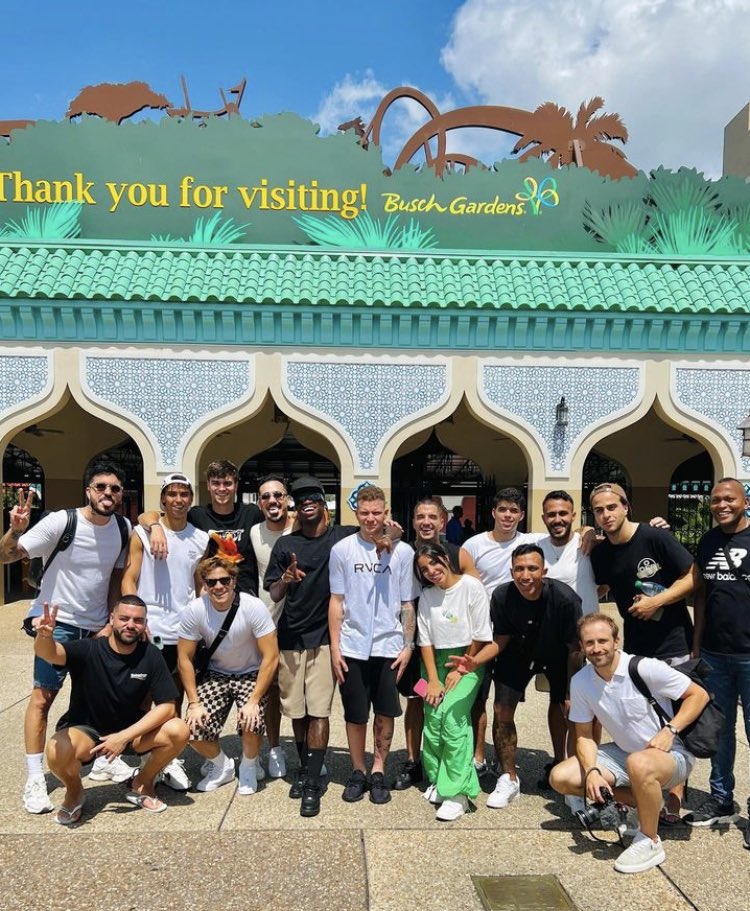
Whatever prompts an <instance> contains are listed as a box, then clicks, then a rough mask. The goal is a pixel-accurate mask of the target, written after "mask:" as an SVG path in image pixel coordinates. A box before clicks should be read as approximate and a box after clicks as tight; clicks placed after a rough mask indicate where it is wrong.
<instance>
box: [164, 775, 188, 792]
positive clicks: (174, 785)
mask: <svg viewBox="0 0 750 911" xmlns="http://www.w3.org/2000/svg"><path fill="white" fill-rule="evenodd" d="M156 783H157V784H164V785H166V786H167V787H168V788H171V789H172V790H173V791H179V792H180V793H183V794H184V793H185V791H187V790H188V788H189V787H190V783H189V782H188V784H181V783H180V782H179V781H172V780H171V779H170V778H167V777H164V778H162V779H158V778H157V779H156Z"/></svg>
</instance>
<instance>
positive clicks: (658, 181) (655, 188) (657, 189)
mask: <svg viewBox="0 0 750 911" xmlns="http://www.w3.org/2000/svg"><path fill="white" fill-rule="evenodd" d="M647 202H648V203H649V204H650V205H652V206H654V207H656V208H657V209H658V210H659V211H660V212H663V213H665V214H668V213H671V212H684V211H687V210H690V209H705V210H708V211H712V212H717V211H718V210H719V209H720V207H721V203H720V201H719V194H718V193H717V192H716V189H715V188H714V186H713V185H712V184H710V183H709V182H708V181H707V180H706V179H705V178H704V177H703V175H702V174H699V173H698V172H697V171H690V170H688V169H687V168H680V170H679V171H678V172H677V173H676V174H675V173H674V172H672V171H667V170H665V169H664V168H657V170H655V171H652V172H651V180H650V181H649V185H648V198H647Z"/></svg>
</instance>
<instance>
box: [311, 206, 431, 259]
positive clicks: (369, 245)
mask: <svg viewBox="0 0 750 911" xmlns="http://www.w3.org/2000/svg"><path fill="white" fill-rule="evenodd" d="M294 221H295V222H296V223H297V224H298V225H299V226H300V228H302V230H303V231H304V232H305V234H307V236H308V237H309V238H310V240H312V241H313V243H316V244H320V245H321V246H325V247H349V248H360V249H362V248H364V249H366V250H428V249H430V248H431V247H436V246H437V243H438V242H437V238H436V237H435V235H434V234H433V232H432V228H423V227H422V226H421V225H420V224H419V223H418V222H417V221H415V220H414V219H413V218H412V219H410V220H409V224H408V225H401V224H400V223H399V216H398V215H389V216H388V218H386V219H385V221H384V222H383V221H381V220H380V219H376V218H373V217H372V216H371V215H370V213H369V212H364V213H363V214H362V215H358V216H357V218H355V219H352V220H351V221H346V220H345V219H342V218H339V216H338V215H329V216H327V217H325V218H316V217H315V216H314V215H301V216H299V217H298V218H295V219H294Z"/></svg>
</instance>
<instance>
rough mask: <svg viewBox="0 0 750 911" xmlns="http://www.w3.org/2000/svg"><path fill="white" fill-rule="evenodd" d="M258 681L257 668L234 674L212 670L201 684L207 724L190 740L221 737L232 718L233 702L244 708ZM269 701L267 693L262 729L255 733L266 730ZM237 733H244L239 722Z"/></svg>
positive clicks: (261, 710)
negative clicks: (247, 672)
mask: <svg viewBox="0 0 750 911" xmlns="http://www.w3.org/2000/svg"><path fill="white" fill-rule="evenodd" d="M257 681H258V672H257V671H254V672H253V673H252V674H239V675H237V676H235V677H230V676H226V675H224V674H215V673H214V672H213V671H209V672H208V673H207V674H206V676H205V678H204V679H203V681H202V682H201V683H199V684H198V698H199V699H200V701H201V702H202V703H203V706H204V708H205V709H206V711H207V712H208V721H207V722H206V724H205V727H203V728H201V729H200V730H199V731H198V733H197V734H192V733H191V735H190V739H191V740H208V741H214V740H218V739H219V735H220V734H221V731H222V729H223V727H224V725H225V724H226V720H227V718H228V717H229V712H230V711H231V709H232V705H233V704H234V705H236V706H237V708H238V709H241V708H242V706H243V705H244V704H245V703H246V702H247V700H248V699H249V698H250V696H251V695H252V692H253V690H254V689H255V684H256V683H257ZM267 701H268V695H267V694H266V695H265V696H264V697H263V698H262V699H261V700H260V728H259V729H258V730H257V731H255V732H254V733H256V734H265V733H266V702H267ZM237 733H238V734H239V735H240V736H241V735H242V733H243V731H242V729H241V728H240V727H239V725H238V727H237Z"/></svg>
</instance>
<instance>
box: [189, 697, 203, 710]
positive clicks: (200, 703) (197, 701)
mask: <svg viewBox="0 0 750 911" xmlns="http://www.w3.org/2000/svg"><path fill="white" fill-rule="evenodd" d="M191 705H203V703H202V702H201V700H200V699H196V700H195V702H188V708H190V706H191Z"/></svg>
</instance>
